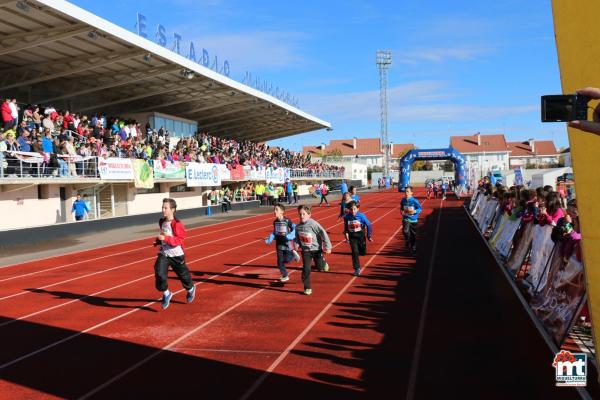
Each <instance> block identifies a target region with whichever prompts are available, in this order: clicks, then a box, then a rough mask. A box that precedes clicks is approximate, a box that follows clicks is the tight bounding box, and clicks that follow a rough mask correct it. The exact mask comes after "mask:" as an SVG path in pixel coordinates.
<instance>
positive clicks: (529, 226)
mask: <svg viewBox="0 0 600 400" xmlns="http://www.w3.org/2000/svg"><path fill="white" fill-rule="evenodd" d="M534 227H535V225H534V224H533V222H527V223H525V224H524V225H523V226H521V229H520V230H519V231H518V232H517V234H516V237H518V239H515V240H514V241H513V242H514V247H513V251H512V252H511V253H510V257H509V258H508V260H507V261H506V267H507V268H508V269H510V270H511V271H512V272H513V273H515V274H516V273H517V272H518V271H519V269H521V267H522V266H523V262H525V257H526V256H527V252H528V251H529V247H530V246H531V242H532V241H533V228H534Z"/></svg>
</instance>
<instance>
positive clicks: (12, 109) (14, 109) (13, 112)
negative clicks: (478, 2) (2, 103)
mask: <svg viewBox="0 0 600 400" xmlns="http://www.w3.org/2000/svg"><path fill="white" fill-rule="evenodd" d="M8 105H9V107H10V113H11V115H12V118H13V121H14V124H13V125H17V124H18V123H19V106H18V105H17V99H12V101H11V102H10V103H9V104H8Z"/></svg>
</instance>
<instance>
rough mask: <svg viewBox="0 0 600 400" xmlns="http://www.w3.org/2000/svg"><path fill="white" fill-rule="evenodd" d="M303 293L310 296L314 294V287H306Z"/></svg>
mask: <svg viewBox="0 0 600 400" xmlns="http://www.w3.org/2000/svg"><path fill="white" fill-rule="evenodd" d="M303 293H304V294H305V295H307V296H310V295H311V294H312V289H304V292H303Z"/></svg>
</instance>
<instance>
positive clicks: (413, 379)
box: [406, 201, 444, 400]
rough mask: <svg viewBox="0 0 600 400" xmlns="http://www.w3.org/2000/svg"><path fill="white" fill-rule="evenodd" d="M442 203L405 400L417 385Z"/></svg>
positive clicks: (413, 393) (408, 398)
mask: <svg viewBox="0 0 600 400" xmlns="http://www.w3.org/2000/svg"><path fill="white" fill-rule="evenodd" d="M443 208H444V203H443V201H440V209H439V210H440V213H439V214H438V218H437V222H436V224H435V235H434V237H433V248H432V249H431V258H430V262H429V269H428V270H427V284H426V285H425V297H424V298H423V305H422V306H421V318H420V320H419V329H418V331H417V342H416V343H415V352H414V354H413V359H412V364H411V367H410V378H409V380H408V389H407V391H406V400H413V399H414V398H415V388H416V384H417V375H418V371H419V361H420V360H421V347H422V346H423V333H424V331H425V321H426V320H427V306H428V304H429V294H430V292H431V281H432V277H433V266H434V265H435V253H436V250H437V243H438V234H439V232H440V221H441V220H442V209H443Z"/></svg>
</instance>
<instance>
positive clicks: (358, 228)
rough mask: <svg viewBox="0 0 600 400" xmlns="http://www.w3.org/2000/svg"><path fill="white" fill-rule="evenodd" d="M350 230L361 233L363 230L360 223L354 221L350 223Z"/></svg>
mask: <svg viewBox="0 0 600 400" xmlns="http://www.w3.org/2000/svg"><path fill="white" fill-rule="evenodd" d="M348 230H349V231H350V232H360V231H361V230H362V226H361V225H360V221H358V220H356V219H355V220H353V221H350V222H348Z"/></svg>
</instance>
